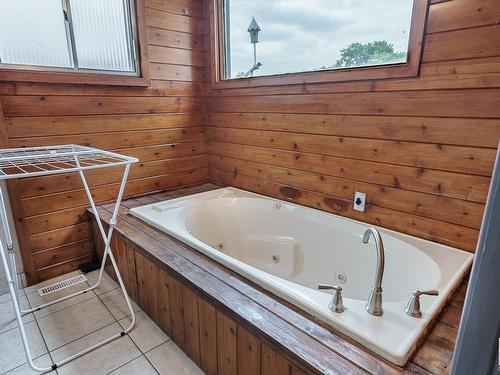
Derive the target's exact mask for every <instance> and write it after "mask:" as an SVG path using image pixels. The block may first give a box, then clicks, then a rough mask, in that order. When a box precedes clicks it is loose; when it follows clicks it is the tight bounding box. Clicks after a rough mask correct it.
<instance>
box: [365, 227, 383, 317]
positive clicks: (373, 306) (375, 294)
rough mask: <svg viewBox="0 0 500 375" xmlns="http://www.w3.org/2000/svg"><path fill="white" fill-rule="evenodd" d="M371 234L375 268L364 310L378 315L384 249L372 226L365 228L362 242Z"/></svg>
mask: <svg viewBox="0 0 500 375" xmlns="http://www.w3.org/2000/svg"><path fill="white" fill-rule="evenodd" d="M371 235H373V238H374V239H375V246H376V249H377V269H376V271H375V284H374V286H373V288H372V290H371V292H370V296H369V297H368V301H367V302H366V305H365V310H366V311H367V312H368V313H370V314H372V315H375V316H380V315H382V314H383V313H384V310H383V308H382V278H383V277H384V265H385V250H384V243H383V242H382V237H381V236H380V232H379V231H378V230H377V229H376V228H374V227H371V228H368V229H367V230H366V232H365V234H364V235H363V243H364V244H367V243H368V241H369V240H370V236H371Z"/></svg>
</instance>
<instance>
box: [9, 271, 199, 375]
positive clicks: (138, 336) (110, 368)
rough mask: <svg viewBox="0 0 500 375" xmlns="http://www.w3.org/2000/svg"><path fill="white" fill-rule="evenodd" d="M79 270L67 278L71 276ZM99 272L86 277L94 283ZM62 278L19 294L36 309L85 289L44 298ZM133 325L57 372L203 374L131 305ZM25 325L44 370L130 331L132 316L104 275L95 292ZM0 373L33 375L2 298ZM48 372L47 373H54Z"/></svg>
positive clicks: (33, 316) (38, 315)
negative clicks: (42, 288)
mask: <svg viewBox="0 0 500 375" xmlns="http://www.w3.org/2000/svg"><path fill="white" fill-rule="evenodd" d="M77 273H78V272H75V273H73V274H69V275H65V276H64V277H62V278H63V279H64V278H67V277H71V276H75V275H76V274H77ZM96 277H97V271H96V272H92V273H91V274H88V275H87V278H88V279H89V283H91V284H93V283H94V282H95V280H96ZM58 279H60V278H56V279H54V280H50V281H48V282H44V283H41V284H39V285H36V286H32V287H29V288H26V289H25V290H23V291H22V292H21V295H22V298H21V302H22V304H24V305H25V306H35V305H38V304H40V303H44V302H48V301H51V300H53V299H55V298H59V297H61V296H62V295H67V294H70V293H73V292H74V291H76V290H81V289H83V288H86V287H87V285H86V284H79V285H75V286H73V287H71V288H67V289H64V290H62V291H60V292H56V293H53V294H49V295H47V296H45V297H40V296H39V295H38V292H37V289H38V288H39V287H40V286H43V285H48V284H50V283H52V282H54V281H57V280H58ZM133 307H134V310H135V311H136V312H137V314H136V326H135V328H134V329H133V330H132V331H131V332H130V333H129V334H127V335H125V336H123V337H121V338H119V339H116V340H114V341H112V342H110V343H108V344H107V345H105V346H102V347H100V348H98V349H96V350H94V351H92V352H90V353H87V354H86V355H84V356H82V357H80V358H77V359H75V360H74V361H72V362H70V363H67V364H66V365H64V366H61V367H60V368H58V369H57V373H58V374H71V375H78V374H82V375H83V374H89V375H90V374H92V375H99V374H102V375H104V374H115V375H118V374H122V375H125V374H138V375H148V374H175V375H198V374H202V371H201V370H200V369H199V368H198V367H197V366H196V365H195V364H194V363H193V362H192V361H191V360H190V359H189V358H188V357H187V356H186V355H185V354H184V353H183V352H182V351H181V350H180V349H179V348H178V347H177V346H176V345H175V343H174V342H173V341H171V340H170V339H169V337H168V336H167V335H165V334H164V333H163V332H162V331H161V330H160V328H159V327H158V326H157V325H156V324H155V323H154V322H153V321H152V320H151V319H150V318H149V317H148V316H147V315H146V314H145V313H144V312H143V311H141V309H140V308H139V307H138V306H137V305H136V304H134V306H133ZM23 319H24V320H23V321H24V326H25V328H26V331H27V335H28V337H29V338H30V342H31V350H32V354H33V357H34V358H36V359H35V363H37V364H38V365H40V366H48V365H50V364H52V363H53V362H54V361H58V360H61V359H63V358H65V357H67V356H69V355H71V354H74V353H77V352H78V351H80V350H82V349H83V348H86V347H88V346H90V345H92V344H95V343H97V342H98V341H100V340H102V339H103V338H106V337H108V336H111V335H112V334H113V333H116V332H120V331H122V327H128V325H129V324H130V316H129V312H128V309H127V306H126V304H125V301H124V300H123V298H122V295H121V291H120V289H119V288H118V285H117V284H116V283H115V282H114V281H113V280H112V279H111V278H109V277H108V276H107V275H106V277H105V278H104V279H103V283H102V284H101V287H100V288H99V289H96V290H95V292H89V293H85V294H82V295H80V296H78V297H75V298H71V299H69V300H66V301H63V302H60V303H58V304H55V305H52V306H51V307H49V308H45V309H43V310H40V311H37V312H35V313H34V314H28V315H26V316H25V317H24V318H23ZM0 354H1V355H0V374H33V373H34V372H33V371H31V370H30V368H29V366H28V364H27V362H26V357H25V355H24V350H23V347H22V343H21V337H20V334H19V330H18V328H17V322H16V320H15V316H14V312H13V306H12V302H11V301H10V298H8V296H6V295H0ZM55 373H56V371H52V372H51V374H55Z"/></svg>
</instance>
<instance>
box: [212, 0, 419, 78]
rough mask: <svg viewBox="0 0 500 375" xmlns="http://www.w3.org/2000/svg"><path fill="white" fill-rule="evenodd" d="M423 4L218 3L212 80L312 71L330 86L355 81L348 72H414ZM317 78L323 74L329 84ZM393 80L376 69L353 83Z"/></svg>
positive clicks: (387, 0)
mask: <svg viewBox="0 0 500 375" xmlns="http://www.w3.org/2000/svg"><path fill="white" fill-rule="evenodd" d="M426 3H427V1H426V0H380V1H373V0H349V1H346V0H219V1H218V4H217V5H216V7H217V9H216V12H215V13H216V15H217V20H216V22H217V24H218V25H217V26H218V27H216V28H215V29H216V31H217V35H216V36H215V37H216V39H217V41H216V45H219V46H221V47H220V51H219V56H220V60H219V62H218V64H219V67H218V68H219V72H218V74H219V77H217V78H218V80H219V81H220V80H230V79H237V78H252V77H253V78H254V79H255V78H256V77H266V76H274V75H282V74H288V73H300V74H302V76H301V77H314V73H323V75H321V76H320V77H321V80H333V81H334V80H336V78H335V77H344V78H341V79H340V80H347V79H357V78H356V74H353V72H354V71H356V70H362V69H363V68H364V70H365V71H368V70H367V68H371V69H372V70H373V68H377V69H378V68H381V67H382V68H383V67H401V68H402V75H405V74H406V75H410V73H411V74H415V73H416V71H417V69H415V66H416V65H417V64H418V60H419V57H420V51H419V48H420V47H421V43H420V42H421V40H422V37H423V27H424V23H425V16H426V11H427V4H426ZM417 58H418V59H417ZM410 68H411V69H410ZM405 69H406V72H405V71H404V70H405ZM339 71H343V72H344V73H342V74H340V73H339ZM410 71H411V72H410ZM304 73H311V74H310V75H307V74H306V75H303V74H304ZM324 73H331V76H330V77H329V79H325V78H326V77H327V76H326V75H325V74H324ZM335 73H338V74H337V75H335ZM395 75H396V76H397V74H395V73H394V71H393V72H392V73H390V74H389V73H387V72H386V73H383V70H381V69H378V73H377V74H368V76H366V74H365V76H364V77H362V78H359V79H371V78H378V77H379V78H385V77H389V76H390V77H392V76H395ZM313 80H314V79H313ZM318 80H319V79H318ZM247 81H248V80H247ZM258 81H259V82H265V80H264V79H261V80H258ZM307 81H308V79H305V80H303V79H302V78H300V79H297V82H307Z"/></svg>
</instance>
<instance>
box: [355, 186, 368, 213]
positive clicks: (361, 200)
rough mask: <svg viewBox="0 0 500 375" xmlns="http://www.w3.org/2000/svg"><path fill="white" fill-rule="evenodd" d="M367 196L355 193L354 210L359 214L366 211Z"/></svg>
mask: <svg viewBox="0 0 500 375" xmlns="http://www.w3.org/2000/svg"><path fill="white" fill-rule="evenodd" d="M365 202H366V194H365V193H360V192H358V191H357V192H355V193H354V206H353V208H354V210H355V211H359V212H364V211H365Z"/></svg>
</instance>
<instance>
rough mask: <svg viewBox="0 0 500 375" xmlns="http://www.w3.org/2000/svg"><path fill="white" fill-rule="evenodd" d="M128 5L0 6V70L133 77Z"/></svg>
mask: <svg viewBox="0 0 500 375" xmlns="http://www.w3.org/2000/svg"><path fill="white" fill-rule="evenodd" d="M133 5H134V1H133V0H0V66H1V65H8V66H9V67H12V65H20V66H23V65H36V66H47V67H59V68H70V69H71V70H72V71H79V70H83V71H89V70H91V71H109V72H114V73H122V74H136V73H137V63H136V54H135V43H134V37H135V33H134V28H133V25H132V22H131V20H132V16H133V15H132V14H131V12H132V9H133Z"/></svg>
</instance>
